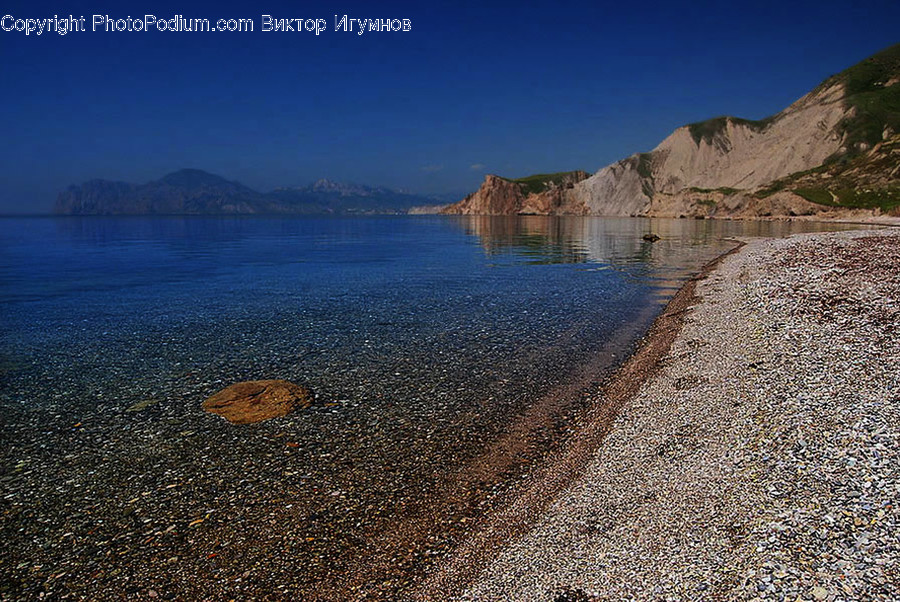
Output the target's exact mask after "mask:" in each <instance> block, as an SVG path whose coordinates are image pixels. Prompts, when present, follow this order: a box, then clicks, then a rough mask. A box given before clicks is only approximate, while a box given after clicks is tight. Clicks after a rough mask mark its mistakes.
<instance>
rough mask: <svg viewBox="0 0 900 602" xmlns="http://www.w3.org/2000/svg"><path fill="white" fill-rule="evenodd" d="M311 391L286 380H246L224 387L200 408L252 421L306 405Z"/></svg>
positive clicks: (235, 420) (238, 421) (236, 420)
mask: <svg viewBox="0 0 900 602" xmlns="http://www.w3.org/2000/svg"><path fill="white" fill-rule="evenodd" d="M311 403H312V394H311V393H310V391H309V389H307V388H306V387H301V386H300V385H295V384H294V383H292V382H289V381H286V380H277V379H276V380H248V381H245V382H240V383H235V384H233V385H231V386H230V387H226V388H224V389H222V390H221V391H219V392H218V393H216V394H215V395H213V396H212V397H210V398H209V399H207V400H206V401H204V402H203V409H204V410H206V411H207V412H211V413H213V414H218V415H219V416H222V417H223V418H225V419H226V420H228V421H229V422H231V423H232V424H253V423H254V422H262V421H263V420H268V419H270V418H277V417H279V416H284V415H286V414H290V413H291V412H293V411H294V410H296V409H301V408H308V407H309V406H310V405H311Z"/></svg>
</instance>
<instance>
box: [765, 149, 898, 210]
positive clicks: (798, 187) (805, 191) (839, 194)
mask: <svg viewBox="0 0 900 602" xmlns="http://www.w3.org/2000/svg"><path fill="white" fill-rule="evenodd" d="M780 190H790V191H791V192H793V193H795V194H798V195H800V196H802V197H803V198H805V199H806V200H808V201H811V202H813V203H818V204H820V205H828V206H832V207H851V208H858V209H880V210H881V211H884V212H891V213H896V212H897V211H898V210H900V134H896V135H894V136H892V137H890V138H889V139H887V140H885V141H883V142H880V143H878V144H876V145H875V147H874V148H872V149H871V150H869V151H867V152H864V153H857V154H856V155H852V156H848V157H846V158H845V159H843V160H841V161H835V162H832V163H829V164H826V165H820V166H819V167H815V168H813V169H808V170H806V171H801V172H797V173H793V174H791V175H789V176H787V177H784V178H781V179H778V180H775V181H774V182H772V183H771V184H769V185H768V186H766V187H765V188H762V189H760V190H757V191H756V193H755V194H756V196H757V197H758V198H761V199H764V198H767V197H769V196H771V195H773V194H775V193H776V192H778V191H780Z"/></svg>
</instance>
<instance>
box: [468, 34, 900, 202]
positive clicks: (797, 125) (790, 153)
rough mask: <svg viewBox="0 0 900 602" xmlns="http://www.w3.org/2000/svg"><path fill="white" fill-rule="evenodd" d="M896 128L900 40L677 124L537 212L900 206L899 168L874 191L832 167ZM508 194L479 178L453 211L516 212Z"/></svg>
mask: <svg viewBox="0 0 900 602" xmlns="http://www.w3.org/2000/svg"><path fill="white" fill-rule="evenodd" d="M898 131H900V44H898V45H896V46H893V47H891V48H888V49H887V50H885V51H883V52H880V53H878V54H876V55H875V56H873V57H870V58H868V59H866V60H865V61H863V62H861V63H859V64H857V65H855V66H853V67H851V68H849V69H847V70H845V71H843V72H841V73H839V74H837V75H835V76H832V77H830V78H828V79H827V80H825V81H824V82H822V84H820V85H819V86H818V87H817V88H816V89H815V90H813V91H812V92H810V93H809V94H806V95H805V96H803V97H802V98H800V99H799V100H797V101H796V102H794V103H793V104H792V105H791V106H789V107H787V108H786V109H784V110H783V111H781V112H780V113H778V114H776V115H773V116H771V117H768V118H766V119H763V120H760V121H750V120H747V119H740V118H736V117H717V118H715V119H710V120H708V121H704V122H700V123H694V124H690V125H686V126H683V127H680V128H678V129H677V130H675V131H674V132H673V133H672V134H671V135H669V136H668V137H667V138H666V139H665V140H663V141H662V142H661V143H660V144H659V145H658V146H657V147H656V148H654V149H653V150H652V151H650V152H649V153H641V154H635V155H632V156H630V157H628V158H626V159H623V160H621V161H617V162H616V163H613V164H612V165H609V166H607V167H604V168H602V169H600V170H599V171H598V172H597V173H595V174H594V175H592V176H591V177H589V178H586V179H584V180H581V181H578V182H577V183H575V184H574V185H572V186H571V187H570V188H566V189H563V190H561V191H560V193H559V194H560V198H558V199H555V200H554V203H553V207H556V208H557V209H555V210H554V209H550V210H542V211H538V212H539V213H562V212H563V211H560V210H559V209H558V208H560V207H563V208H565V212H572V213H578V212H583V213H589V214H592V215H610V216H642V215H656V216H675V217H677V216H681V215H684V216H687V215H692V216H698V217H703V216H707V217H717V216H718V217H725V216H728V217H758V216H778V215H784V216H789V215H807V214H816V213H819V212H823V211H826V212H832V211H834V207H833V206H838V207H846V208H850V209H871V210H875V211H885V210H887V211H891V210H895V209H896V208H898V207H900V175H898V176H896V177H895V176H894V175H891V177H889V178H886V179H885V178H880V179H878V180H877V186H875V187H874V188H873V186H874V185H873V184H872V182H873V181H875V180H874V179H873V178H863V179H861V178H858V177H850V172H848V171H847V170H846V169H844V168H843V167H840V170H842V171H840V174H837V173H835V172H834V169H833V166H834V165H838V166H844V165H845V164H846V163H847V162H848V161H849V162H853V161H856V160H857V159H858V158H859V157H860V156H863V155H865V154H866V153H868V152H870V151H871V150H872V149H873V148H874V147H880V146H882V145H884V144H887V143H888V142H890V141H891V140H892V139H893V138H892V137H893V136H894V135H895V134H897V132H898ZM876 165H878V166H879V167H878V169H877V170H876V169H875V166H876ZM897 165H900V159H898V157H896V156H894V155H891V154H890V153H888V152H887V151H884V150H882V152H881V154H880V155H879V158H878V160H875V159H871V160H866V161H864V162H863V165H862V166H860V165H857V168H858V169H857V171H859V169H862V170H863V171H866V170H868V171H870V172H873V173H874V172H875V171H879V173H884V172H885V170H886V172H887V173H889V174H897V170H896V169H894V168H895V167H896V166H897ZM811 170H812V171H813V172H814V173H813V174H812V175H810V174H809V172H810V171H811ZM838 175H841V177H840V178H838V177H837V176H838ZM829 178H831V180H830V181H829ZM775 183H780V184H778V185H777V186H775ZM801 185H803V186H805V188H803V187H801ZM838 185H840V186H842V187H843V188H838ZM773 186H775V188H774V189H771V190H770V188H772V187H773ZM848 187H849V188H848ZM854 187H855V188H854ZM866 187H868V188H866ZM711 191H717V192H716V193H715V194H711ZM810 191H811V192H810ZM509 193H512V194H515V190H512V189H510V190H509V191H507V190H506V189H501V187H498V186H493V185H490V186H489V185H488V182H487V181H486V182H485V185H484V186H482V188H481V190H479V191H478V193H476V194H475V195H470V196H469V197H467V198H466V199H465V200H463V201H461V202H460V203H457V204H456V205H454V206H452V209H453V212H457V213H484V214H489V215H493V214H497V213H503V214H512V213H522V212H523V207H526V206H527V203H523V202H520V201H518V200H517V199H515V198H513V197H511V196H509V197H508V198H504V199H503V200H502V201H501V200H500V199H499V198H495V196H494V195H498V196H499V195H504V194H507V195H508V194H509ZM775 193H778V194H775ZM703 195H705V196H703ZM823 207H824V208H823Z"/></svg>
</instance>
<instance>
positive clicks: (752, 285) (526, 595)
mask: <svg viewBox="0 0 900 602" xmlns="http://www.w3.org/2000/svg"><path fill="white" fill-rule="evenodd" d="M898 247H900V236H898V235H897V233H896V231H891V230H890V229H886V230H880V231H851V232H844V233H838V234H812V235H798V236H794V237H791V238H789V239H783V240H758V241H752V242H750V243H748V244H747V245H746V246H745V247H743V250H742V252H741V253H737V254H734V252H732V253H729V254H728V256H723V257H720V258H719V264H718V267H717V269H715V271H712V270H707V271H706V274H707V276H708V277H707V278H706V279H705V280H701V279H699V278H698V277H695V278H694V279H692V280H691V281H690V282H689V283H687V284H686V285H685V287H684V289H690V291H689V292H688V293H685V294H687V295H690V296H691V297H694V292H695V289H696V294H697V295H698V296H699V297H700V298H701V299H702V300H701V301H700V302H699V303H697V304H696V305H689V306H687V307H685V308H684V310H690V311H682V310H680V309H679V308H677V306H676V307H671V308H670V307H667V308H666V311H665V312H664V313H663V314H662V315H661V316H660V318H661V319H663V318H666V317H669V318H674V317H676V316H673V313H675V312H680V313H677V319H679V320H681V328H679V332H677V333H675V334H674V335H672V341H671V343H672V345H671V347H667V352H665V353H662V354H660V355H659V356H658V357H657V361H656V362H655V364H654V365H653V366H652V369H651V370H648V371H647V372H644V373H641V372H640V371H638V372H637V373H636V375H642V376H644V377H646V378H645V379H643V380H642V381H641V382H640V383H638V386H637V387H636V388H637V391H636V393H637V394H636V395H635V396H633V397H630V396H629V400H628V401H627V402H625V403H621V405H620V406H619V407H618V408H616V409H615V410H614V411H611V412H609V411H608V412H607V414H606V418H607V422H606V423H603V422H602V417H603V412H599V413H596V414H593V415H592V416H591V421H590V424H588V426H587V428H588V429H590V430H593V431H594V432H598V433H601V434H600V436H599V438H594V439H592V441H595V442H599V441H600V440H602V445H599V446H595V447H594V448H593V449H581V450H580V454H581V455H580V456H578V454H576V453H575V452H574V451H573V450H571V449H570V450H569V451H568V453H567V458H568V460H567V459H566V458H561V459H558V460H557V461H555V462H553V468H550V469H548V471H547V472H545V473H544V474H542V475H540V476H539V477H538V478H537V479H536V480H535V481H534V482H532V483H531V484H530V486H529V487H528V490H527V491H526V492H525V493H524V494H523V496H522V498H520V499H519V500H518V501H517V502H516V504H515V505H514V506H512V507H510V508H509V509H507V510H505V511H502V512H500V513H499V516H493V517H492V518H491V519H490V522H489V524H487V525H485V526H484V527H483V528H482V529H481V530H480V531H478V532H476V533H475V535H474V536H473V538H472V539H471V540H470V541H469V542H468V543H466V544H465V545H464V546H463V547H461V548H460V551H459V552H458V553H457V555H456V556H455V557H454V558H453V559H452V560H450V561H449V562H447V563H445V564H444V565H443V566H441V567H440V568H439V570H438V571H436V572H434V573H433V574H432V575H431V576H430V577H429V579H428V581H426V582H425V584H423V587H422V588H421V589H420V590H419V591H417V592H416V596H414V599H428V598H429V597H435V595H436V594H437V595H441V594H442V595H444V596H445V597H448V598H450V599H457V600H466V601H475V600H493V599H506V600H533V599H548V600H560V601H563V600H583V601H590V600H601V599H625V598H627V599H639V600H645V599H646V600H656V599H675V600H678V599H756V598H758V599H779V600H780V599H790V600H795V599H799V600H829V601H830V600H856V599H889V598H890V596H896V595H900V591H898V585H897V583H898V580H897V574H896V569H891V568H890V567H892V566H894V567H895V566H897V560H898V558H897V555H898V552H897V550H898V549H900V547H898V542H897V536H896V535H894V533H896V532H897V528H896V527H897V526H898V525H900V517H898V512H897V508H896V506H897V505H896V503H892V502H893V498H892V496H894V497H895V496H896V495H897V493H898V492H900V480H898V474H897V473H898V468H897V467H896V464H897V462H896V460H897V458H898V447H900V436H898V433H897V432H896V431H897V428H896V426H894V425H896V424H897V420H896V419H897V417H898V413H900V409H898V407H897V406H898V405H900V398H897V397H896V390H897V389H896V384H897V383H898V382H900V377H898V375H900V365H898V362H897V360H896V359H894V358H895V357H897V354H896V352H897V351H898V343H897V341H896V338H897V337H896V335H895V333H894V330H893V324H894V322H895V321H896V319H897V317H898V313H900V309H898V308H896V307H895V305H896V304H895V303H894V302H892V301H891V299H895V298H896V296H897V292H898V290H900V274H898V272H900V270H898V269H896V268H895V267H893V266H892V265H891V262H892V260H891V258H892V257H894V256H895V253H896V249H897V248H898ZM710 272H711V273H710ZM683 292H684V291H680V292H679V294H678V295H677V297H684V296H685V295H684V294H683ZM694 299H696V298H694ZM675 302H676V299H673V300H672V303H675ZM653 330H657V324H656V323H655V324H654V328H653ZM676 335H677V336H676ZM655 336H657V337H658V336H660V335H659V333H658V332H657V333H656V335H655ZM647 347H648V345H647V344H646V342H645V343H644V344H642V345H641V348H640V349H639V350H638V351H637V352H636V353H635V354H634V356H633V358H636V357H638V356H639V355H640V354H641V352H642V351H644V350H646V348H647ZM635 362H637V360H636V359H629V360H628V362H627V363H626V365H623V368H622V370H620V371H619V372H618V373H617V374H619V377H620V378H621V374H620V373H621V372H622V371H625V370H626V367H627V366H628V365H631V364H633V363H635ZM892 387H893V388H892ZM891 391H893V394H892V393H891ZM609 395H610V397H612V398H615V397H614V396H615V391H614V390H613V391H610V392H609ZM891 395H894V397H891ZM607 405H609V404H607ZM619 410H621V412H619ZM616 413H618V414H619V415H618V418H617V419H616V421H615V423H614V424H612V425H611V426H610V424H609V422H610V421H611V419H612V418H613V417H615V416H616ZM598 416H599V417H600V418H601V419H600V420H598ZM892 431H893V432H892ZM588 437H589V436H588V435H582V436H578V437H577V439H578V441H581V442H584V441H585V440H586V439H587V438H588ZM573 447H576V448H577V447H578V443H577V442H576V443H575V444H573ZM576 456H578V458H579V459H582V460H584V461H585V462H586V464H587V466H586V467H585V468H584V472H579V471H578V470H577V468H576V467H574V466H573V461H574V460H575V457H576ZM890 460H893V464H894V466H891V462H890ZM554 471H555V472H554ZM861 471H864V472H865V474H862V475H861V474H859V473H860V472H861ZM542 478H543V479H545V480H544V482H543V483H541V479H542ZM541 496H544V499H543V500H541ZM526 523H527V524H526ZM501 540H503V541H506V542H507V543H503V541H501Z"/></svg>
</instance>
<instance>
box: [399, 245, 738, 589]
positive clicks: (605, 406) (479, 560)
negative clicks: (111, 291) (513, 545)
mask: <svg viewBox="0 0 900 602" xmlns="http://www.w3.org/2000/svg"><path fill="white" fill-rule="evenodd" d="M734 242H735V246H734V247H733V248H731V249H729V250H727V251H725V252H724V253H722V254H720V255H718V256H717V257H715V258H713V259H712V260H710V261H709V262H707V263H706V264H705V265H704V266H703V267H702V268H701V269H700V271H699V272H698V273H696V274H695V275H693V276H691V277H690V278H689V279H688V280H687V281H685V282H684V284H683V285H682V286H681V287H680V288H679V289H678V291H677V292H676V293H675V295H674V296H673V297H672V298H671V299H670V300H669V301H668V303H667V304H666V306H665V308H664V309H663V311H662V312H661V313H660V314H659V316H657V318H656V319H655V320H654V321H653V323H652V324H651V326H650V328H649V329H648V330H647V333H646V334H645V335H644V336H643V337H642V338H641V339H640V341H639V343H638V345H637V346H636V348H635V349H634V351H633V352H632V353H631V354H630V355H629V356H628V357H627V358H626V360H625V361H624V362H623V363H622V364H621V365H620V366H619V367H618V368H616V370H615V371H614V372H613V373H612V375H610V376H609V377H608V379H607V382H606V383H604V385H603V388H602V391H601V392H600V393H599V394H598V401H597V403H595V404H593V405H592V407H590V408H589V409H588V410H587V412H586V413H585V415H584V416H582V417H580V419H579V422H581V423H583V424H582V425H581V429H580V432H579V433H578V434H577V435H575V436H574V437H573V438H572V439H570V440H569V441H567V443H566V446H565V447H564V448H563V449H561V450H558V451H557V452H556V453H555V454H554V457H551V458H548V461H547V462H546V463H545V464H544V465H543V466H541V467H540V468H539V469H538V471H537V473H536V474H534V475H529V477H528V479H527V480H526V482H525V483H524V484H520V485H519V486H518V487H516V488H514V490H513V491H511V492H509V493H508V494H507V498H506V499H505V500H501V501H500V502H499V503H498V504H497V507H496V508H495V510H494V511H493V512H491V513H489V514H488V515H487V516H486V517H483V518H482V520H481V522H480V524H478V525H477V526H475V527H474V528H473V529H472V530H471V532H470V537H469V538H468V539H467V540H465V541H464V542H463V543H462V544H461V545H460V546H459V547H458V548H457V549H456V550H454V552H453V553H452V554H451V557H450V559H449V560H445V561H444V562H442V563H441V564H440V565H439V566H438V567H437V568H436V570H434V571H432V572H431V573H430V574H428V575H427V576H426V579H425V580H424V582H423V584H422V585H421V586H420V587H418V588H416V589H415V590H414V591H413V592H412V593H411V594H410V595H409V598H410V599H413V600H431V599H440V598H446V597H449V596H452V595H453V592H455V591H458V590H460V589H462V588H464V587H465V584H466V583H467V582H469V581H471V580H472V579H473V578H474V577H475V574H476V573H477V572H478V570H479V567H481V566H483V565H484V564H485V562H486V561H487V559H488V558H489V557H490V556H491V555H492V554H495V553H496V552H497V551H498V550H500V549H502V548H503V547H504V545H505V544H506V543H508V542H509V541H510V540H512V539H515V538H516V537H518V536H521V535H522V534H523V533H525V532H527V531H528V529H529V528H530V527H531V526H532V525H533V523H534V522H535V520H537V519H538V518H539V517H540V515H541V514H542V513H543V512H544V511H545V510H546V507H547V506H548V505H550V504H551V503H552V502H553V500H554V498H555V497H556V496H557V495H558V494H560V493H561V492H562V491H564V490H565V489H566V488H567V487H568V486H569V485H570V484H571V483H572V482H574V481H575V480H577V479H578V478H579V476H580V473H581V472H582V470H583V469H584V467H585V465H586V464H587V463H588V462H589V461H590V457H591V455H592V454H593V451H594V450H595V449H596V448H597V447H598V446H600V445H602V443H603V439H604V438H605V437H606V435H607V434H608V433H609V432H610V430H611V429H612V428H613V424H614V422H615V420H616V417H617V416H618V414H619V412H620V411H621V410H622V408H623V407H624V406H625V405H626V404H627V403H628V401H629V400H630V399H631V398H632V397H633V396H634V395H635V394H636V393H637V392H638V390H639V389H640V388H641V387H642V386H643V384H644V383H645V382H646V381H647V379H649V378H650V377H651V376H652V375H653V374H654V373H655V372H656V371H657V370H658V369H659V367H660V362H661V360H662V359H663V357H664V356H665V354H666V353H667V352H668V350H669V348H670V346H671V344H672V342H673V341H674V340H675V338H676V337H677V336H678V334H679V333H680V332H681V329H682V327H683V325H684V321H685V317H686V314H687V313H688V312H689V311H690V310H691V308H692V307H693V306H694V305H696V304H697V303H698V302H700V301H701V299H700V298H699V297H698V296H697V295H696V294H695V291H696V287H697V285H698V283H700V282H702V281H703V280H704V279H706V278H707V277H708V276H709V275H710V274H711V273H713V272H714V271H715V269H716V268H717V267H718V266H719V265H720V264H721V263H722V262H723V261H724V260H725V259H726V258H728V257H729V256H731V255H733V254H735V253H737V252H739V251H740V250H741V249H742V248H743V247H744V246H745V244H746V243H744V242H742V241H737V240H735V241H734Z"/></svg>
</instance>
